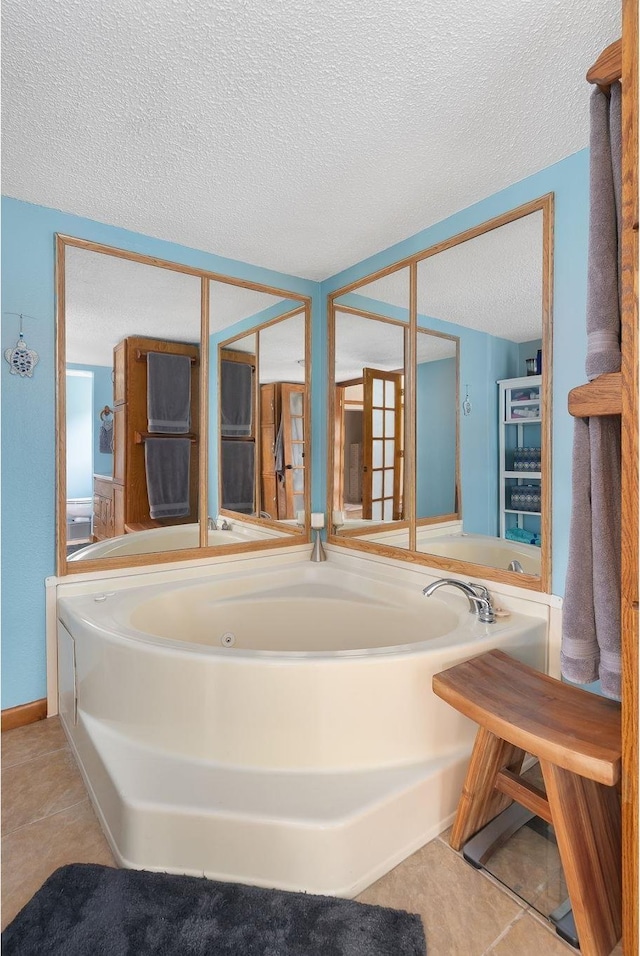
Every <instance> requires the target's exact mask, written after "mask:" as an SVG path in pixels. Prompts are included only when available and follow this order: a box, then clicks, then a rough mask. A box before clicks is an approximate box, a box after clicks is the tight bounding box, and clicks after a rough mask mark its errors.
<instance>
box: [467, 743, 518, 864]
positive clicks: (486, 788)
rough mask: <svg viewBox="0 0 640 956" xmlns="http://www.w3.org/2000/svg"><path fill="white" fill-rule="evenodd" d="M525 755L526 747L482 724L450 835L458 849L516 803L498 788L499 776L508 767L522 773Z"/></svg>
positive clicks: (514, 771)
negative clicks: (515, 743)
mask: <svg viewBox="0 0 640 956" xmlns="http://www.w3.org/2000/svg"><path fill="white" fill-rule="evenodd" d="M523 759H524V750H520V749H519V748H518V747H514V746H513V744H509V743H507V741H506V740H502V739H501V738H500V737H496V736H495V734H492V733H490V732H489V731H488V730H485V728H484V727H480V728H479V730H478V733H477V735H476V740H475V743H474V745H473V752H472V754H471V763H470V764H469V769H468V770H467V776H466V778H465V781H464V785H463V787H462V794H461V796H460V802H459V803H458V809H457V811H456V818H455V820H454V823H453V828H452V830H451V836H450V838H449V842H450V844H451V846H452V847H453V849H454V850H460V849H461V848H462V847H463V846H464V844H465V843H466V842H467V840H468V839H469V837H472V836H473V835H474V833H477V832H478V830H481V829H482V827H483V826H484V825H485V823H488V822H489V820H493V818H494V817H497V816H498V814H499V813H502V811H503V810H506V808H507V807H508V806H509V805H510V804H511V803H512V799H511V797H508V796H505V795H504V794H502V793H499V792H498V791H497V790H495V789H494V785H495V781H496V776H497V775H498V773H499V772H500V771H501V770H504V769H505V768H507V769H508V770H511V771H512V772H513V773H519V772H520V768H521V767H522V761H523Z"/></svg>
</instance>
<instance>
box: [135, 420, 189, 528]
mask: <svg viewBox="0 0 640 956" xmlns="http://www.w3.org/2000/svg"><path fill="white" fill-rule="evenodd" d="M190 458H191V442H190V440H189V439H188V438H147V439H146V441H145V443H144V461H145V469H146V473H147V494H148V496H149V514H150V516H151V517H152V518H181V517H183V516H184V515H188V514H189V460H190Z"/></svg>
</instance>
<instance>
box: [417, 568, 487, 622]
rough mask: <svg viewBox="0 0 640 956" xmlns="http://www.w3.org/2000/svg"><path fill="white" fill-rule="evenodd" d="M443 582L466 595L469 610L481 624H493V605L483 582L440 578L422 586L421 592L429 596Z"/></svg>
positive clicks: (441, 585)
mask: <svg viewBox="0 0 640 956" xmlns="http://www.w3.org/2000/svg"><path fill="white" fill-rule="evenodd" d="M445 584H450V585H451V587H454V588H458V589H459V590H460V591H462V593H463V594H465V595H466V596H467V598H468V600H469V611H470V612H471V613H472V614H477V616H478V620H480V621H482V623H483V624H493V622H494V621H495V619H496V616H495V612H494V610H493V605H492V604H491V595H490V594H489V591H488V590H487V588H485V586H484V585H483V584H471V583H469V584H465V583H464V581H456V580H455V579H454V578H440V580H439V581H434V582H433V584H430V585H429V586H428V587H426V588H424V590H423V592H422V593H423V594H426V596H427V597H431V595H432V594H433V593H434V591H437V590H438V588H441V587H444V585H445Z"/></svg>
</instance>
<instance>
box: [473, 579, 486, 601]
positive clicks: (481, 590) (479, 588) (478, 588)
mask: <svg viewBox="0 0 640 956" xmlns="http://www.w3.org/2000/svg"><path fill="white" fill-rule="evenodd" d="M469 587H470V588H473V590H474V591H475V592H476V594H478V595H479V596H480V597H481V598H484V599H485V601H489V602H491V595H490V594H489V588H488V587H486V586H485V585H484V584H474V582H473V581H469Z"/></svg>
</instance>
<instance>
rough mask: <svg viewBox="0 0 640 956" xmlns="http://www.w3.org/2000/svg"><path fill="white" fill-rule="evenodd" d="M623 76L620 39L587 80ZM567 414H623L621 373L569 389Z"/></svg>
mask: <svg viewBox="0 0 640 956" xmlns="http://www.w3.org/2000/svg"><path fill="white" fill-rule="evenodd" d="M621 77H622V40H621V39H620V40H616V41H615V42H614V43H611V44H610V45H609V46H608V47H606V48H605V49H604V50H603V51H602V53H601V54H600V56H599V57H598V59H597V60H596V62H595V63H594V64H593V66H592V67H590V68H589V70H587V82H588V83H592V84H593V85H594V86H599V87H600V89H601V90H608V89H609V87H610V86H611V84H612V83H615V82H616V81H617V80H619V79H620V78H621ZM568 406H569V414H570V415H573V416H574V417H576V418H591V417H593V416H595V415H620V414H622V373H621V372H611V373H610V374H608V375H599V376H598V378H594V379H593V381H592V382H587V383H586V385H579V386H578V387H577V388H572V389H571V391H570V392H569V400H568Z"/></svg>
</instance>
